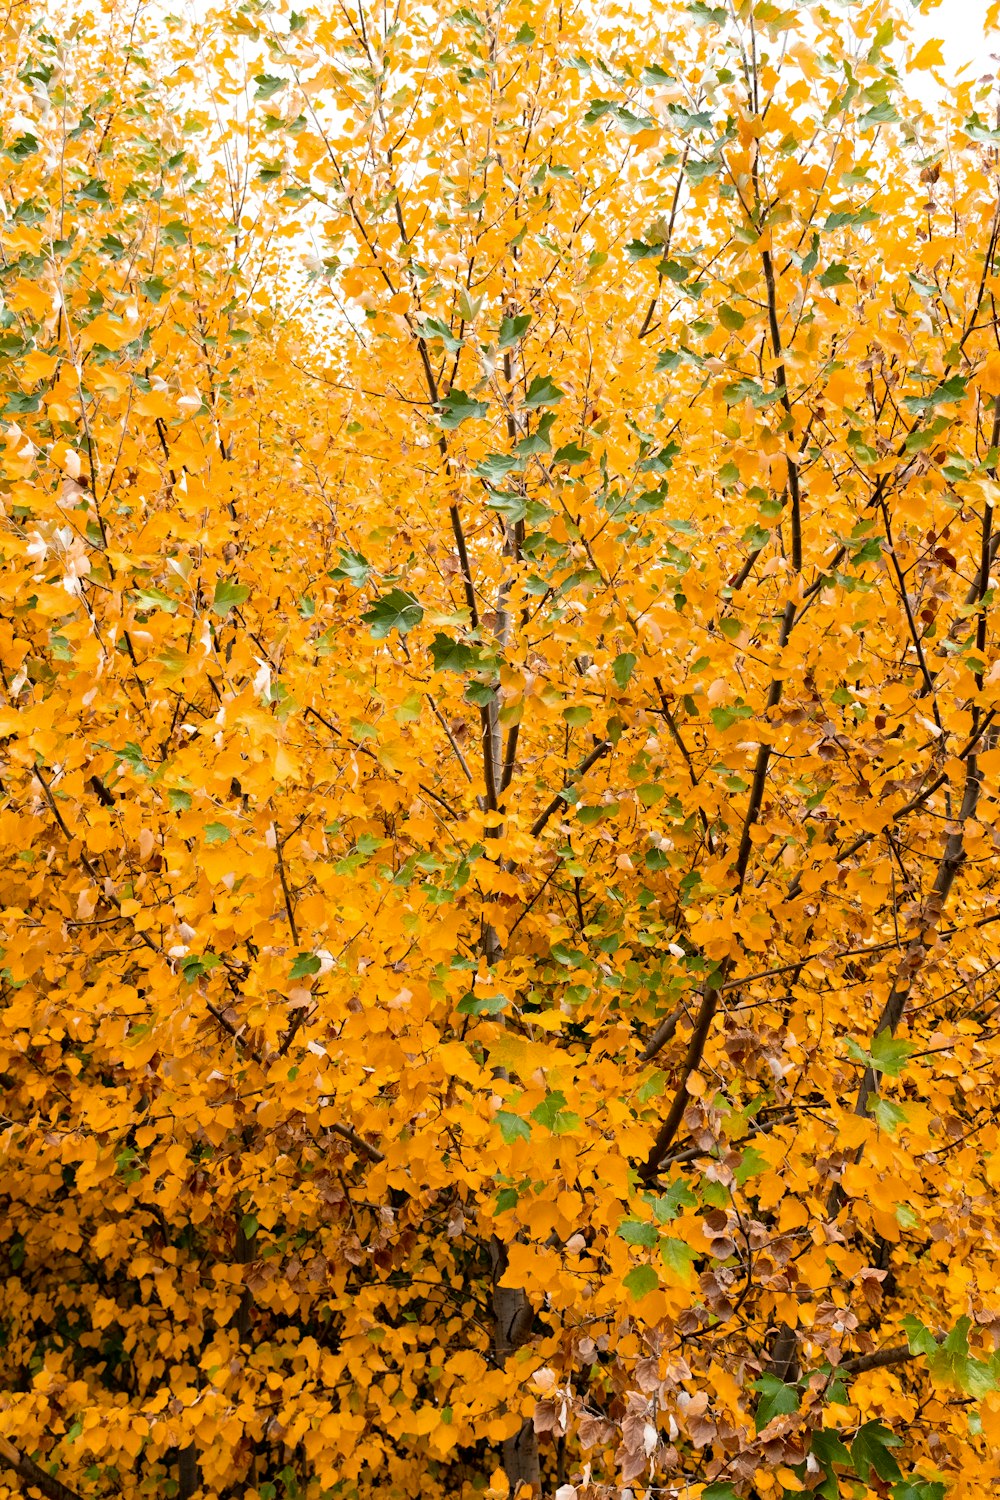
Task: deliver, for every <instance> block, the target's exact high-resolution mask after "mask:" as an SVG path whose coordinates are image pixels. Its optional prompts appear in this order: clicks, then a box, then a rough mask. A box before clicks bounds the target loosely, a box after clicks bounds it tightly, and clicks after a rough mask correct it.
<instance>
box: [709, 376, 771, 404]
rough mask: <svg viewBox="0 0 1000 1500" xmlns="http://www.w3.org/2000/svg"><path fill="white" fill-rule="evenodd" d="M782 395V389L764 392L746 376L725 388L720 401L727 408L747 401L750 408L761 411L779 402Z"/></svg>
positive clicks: (754, 381)
mask: <svg viewBox="0 0 1000 1500" xmlns="http://www.w3.org/2000/svg"><path fill="white" fill-rule="evenodd" d="M782 394H783V388H782V389H780V390H774V391H765V390H764V388H763V386H760V385H758V384H757V381H756V380H751V379H750V377H749V376H748V375H744V376H743V378H742V379H741V380H734V381H733V383H732V384H731V385H727V386H726V387H725V389H724V390H723V392H722V399H723V401H725V403H726V405H727V406H737V405H738V404H739V403H740V402H741V401H749V402H750V403H751V405H752V406H754V407H755V408H756V409H757V410H758V411H761V410H763V408H764V407H765V406H770V405H771V404H772V402H774V401H777V400H779V399H780V397H781V396H782Z"/></svg>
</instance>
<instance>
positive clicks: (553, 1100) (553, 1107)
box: [531, 1089, 580, 1135]
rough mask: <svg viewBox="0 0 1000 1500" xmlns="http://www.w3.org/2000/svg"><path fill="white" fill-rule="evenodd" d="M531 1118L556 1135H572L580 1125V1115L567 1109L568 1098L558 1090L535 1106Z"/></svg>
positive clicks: (551, 1092) (547, 1095) (548, 1094)
mask: <svg viewBox="0 0 1000 1500" xmlns="http://www.w3.org/2000/svg"><path fill="white" fill-rule="evenodd" d="M531 1118H532V1119H533V1120H537V1121H538V1123H539V1125H544V1126H545V1128H546V1129H547V1130H551V1131H552V1132H553V1133H554V1134H555V1135H570V1134H572V1132H573V1131H574V1130H575V1129H576V1128H577V1126H578V1125H579V1124H580V1117H579V1115H576V1114H574V1113H573V1111H572V1110H568V1109H567V1108H566V1096H565V1094H563V1093H560V1091H559V1090H558V1089H556V1090H553V1091H550V1092H549V1093H547V1094H546V1096H545V1098H544V1099H543V1100H542V1101H541V1103H540V1104H536V1105H535V1107H534V1109H533V1110H532V1111H531Z"/></svg>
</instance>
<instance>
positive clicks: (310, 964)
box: [288, 953, 323, 979]
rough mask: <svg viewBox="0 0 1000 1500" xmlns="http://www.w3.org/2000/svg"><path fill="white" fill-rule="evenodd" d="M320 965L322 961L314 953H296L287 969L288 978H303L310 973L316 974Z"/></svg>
mask: <svg viewBox="0 0 1000 1500" xmlns="http://www.w3.org/2000/svg"><path fill="white" fill-rule="evenodd" d="M322 967H323V965H322V961H321V960H320V959H318V958H317V957H316V955H315V953H297V954H296V955H295V959H294V962H293V963H292V967H291V969H290V970H289V971H288V977H289V979H305V978H307V977H308V976H309V975H310V974H318V973H319V971H320V969H321V968H322Z"/></svg>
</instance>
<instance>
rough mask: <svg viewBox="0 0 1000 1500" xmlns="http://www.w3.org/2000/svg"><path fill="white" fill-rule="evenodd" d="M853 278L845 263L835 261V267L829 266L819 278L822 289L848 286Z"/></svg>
mask: <svg viewBox="0 0 1000 1500" xmlns="http://www.w3.org/2000/svg"><path fill="white" fill-rule="evenodd" d="M850 280H851V277H850V273H849V272H848V269H847V267H846V266H845V265H844V263H843V261H834V263H833V265H830V266H827V268H826V270H825V271H824V272H823V274H822V275H821V276H820V278H819V284H820V286H821V287H823V288H826V287H831V286H847V285H848V284H849V283H850Z"/></svg>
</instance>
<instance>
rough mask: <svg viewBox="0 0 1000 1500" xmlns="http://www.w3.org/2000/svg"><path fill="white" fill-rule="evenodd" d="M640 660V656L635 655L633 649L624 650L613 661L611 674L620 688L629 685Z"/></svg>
mask: <svg viewBox="0 0 1000 1500" xmlns="http://www.w3.org/2000/svg"><path fill="white" fill-rule="evenodd" d="M638 660H639V658H638V657H637V656H633V654H632V652H631V651H623V652H621V654H620V655H619V656H616V657H615V659H614V661H613V662H612V663H611V674H612V676H613V677H614V679H615V682H616V683H617V684H618V686H619V687H620V688H622V689H624V688H627V687H628V684H629V678H630V677H631V676H632V672H633V669H634V667H635V664H636V662H637V661H638Z"/></svg>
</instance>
